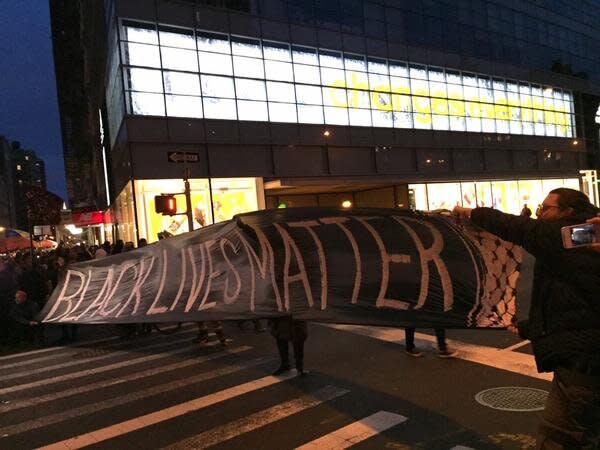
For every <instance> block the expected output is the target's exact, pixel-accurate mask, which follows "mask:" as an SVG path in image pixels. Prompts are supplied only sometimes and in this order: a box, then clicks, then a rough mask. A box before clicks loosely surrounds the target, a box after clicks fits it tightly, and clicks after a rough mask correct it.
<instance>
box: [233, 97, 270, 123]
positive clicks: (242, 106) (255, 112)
mask: <svg viewBox="0 0 600 450" xmlns="http://www.w3.org/2000/svg"><path fill="white" fill-rule="evenodd" d="M237 107H238V117H239V119H240V120H257V121H264V122H267V121H268V120H269V113H268V111H267V102H254V101H246V100H238V102H237Z"/></svg>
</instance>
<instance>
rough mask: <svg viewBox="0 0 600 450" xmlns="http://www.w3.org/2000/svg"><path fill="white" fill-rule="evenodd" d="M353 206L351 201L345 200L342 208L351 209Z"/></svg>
mask: <svg viewBox="0 0 600 450" xmlns="http://www.w3.org/2000/svg"><path fill="white" fill-rule="evenodd" d="M351 206H352V202H351V201H350V200H344V201H343V202H342V208H350V207H351Z"/></svg>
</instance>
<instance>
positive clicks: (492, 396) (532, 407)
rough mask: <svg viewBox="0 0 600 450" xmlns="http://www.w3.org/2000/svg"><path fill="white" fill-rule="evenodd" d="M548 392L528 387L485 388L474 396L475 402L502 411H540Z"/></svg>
mask: <svg viewBox="0 0 600 450" xmlns="http://www.w3.org/2000/svg"><path fill="white" fill-rule="evenodd" d="M547 398H548V392H547V391H543V390H541V389H534V388H528V387H498V388H493V389H486V390H485V391H481V392H480V393H478V394H477V395H476V396H475V400H476V401H477V403H479V404H481V405H484V406H488V407H490V408H494V409H500V410H502V411H541V410H543V409H544V405H545V404H546V399H547Z"/></svg>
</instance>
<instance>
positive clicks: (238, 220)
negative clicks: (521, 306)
mask: <svg viewBox="0 0 600 450" xmlns="http://www.w3.org/2000/svg"><path fill="white" fill-rule="evenodd" d="M520 261H521V249H520V248H519V247H514V246H513V245H512V244H510V243H507V242H505V241H501V240H500V239H498V238H497V237H495V236H493V235H490V234H489V233H487V232H484V231H482V230H477V229H475V228H473V227H472V226H470V225H464V226H458V225H457V224H455V223H454V222H453V221H452V220H451V219H449V218H446V217H443V216H441V215H437V214H434V215H424V214H421V213H414V212H408V211H399V210H386V209H353V210H338V209H328V208H287V209H278V210H268V211H259V212H255V213H249V214H242V215H238V216H235V217H234V218H233V219H232V220H230V221H226V222H221V223H218V224H215V225H211V226H208V227H205V228H203V229H201V230H198V231H194V232H192V233H187V234H185V235H181V236H177V237H172V238H169V239H166V240H163V241H159V242H158V243H156V244H152V245H149V246H147V247H143V248H140V249H137V250H134V251H131V252H128V253H123V254H119V255H115V256H111V257H108V258H103V259H100V260H94V261H89V262H86V263H78V264H74V265H72V266H70V267H69V270H68V271H67V273H66V276H65V277H64V279H62V280H61V282H60V283H59V285H58V286H57V288H56V289H55V291H54V292H53V294H52V296H51V298H50V300H49V301H48V303H47V304H46V306H45V307H44V309H43V311H42V312H41V313H40V318H41V319H42V320H43V321H44V322H56V323H72V322H77V323H132V322H174V321H177V322H180V321H198V320H230V319H252V318H265V317H277V316H286V315H293V317H294V318H296V319H303V320H312V321H320V322H336V323H354V324H371V325H392V326H416V327H445V328H474V327H502V326H505V325H507V324H508V323H510V320H511V318H512V316H513V315H514V313H515V294H516V283H517V280H518V277H519V272H520Z"/></svg>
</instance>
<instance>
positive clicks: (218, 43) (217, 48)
mask: <svg viewBox="0 0 600 450" xmlns="http://www.w3.org/2000/svg"><path fill="white" fill-rule="evenodd" d="M196 42H197V44H198V50H208V51H211V52H218V53H226V54H231V47H230V45H229V37H228V36H227V35H226V34H220V33H208V32H196Z"/></svg>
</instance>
